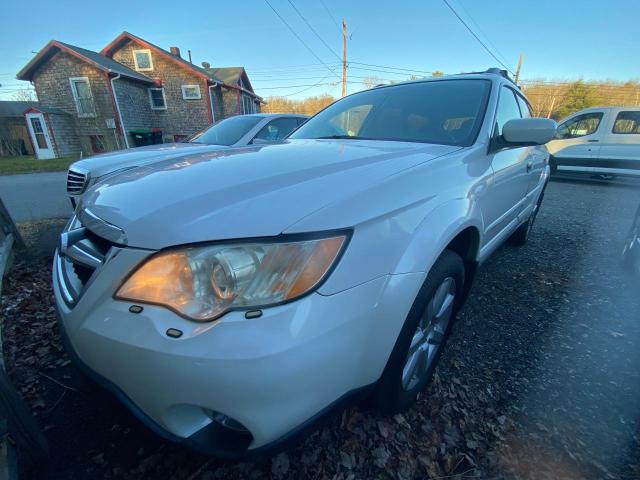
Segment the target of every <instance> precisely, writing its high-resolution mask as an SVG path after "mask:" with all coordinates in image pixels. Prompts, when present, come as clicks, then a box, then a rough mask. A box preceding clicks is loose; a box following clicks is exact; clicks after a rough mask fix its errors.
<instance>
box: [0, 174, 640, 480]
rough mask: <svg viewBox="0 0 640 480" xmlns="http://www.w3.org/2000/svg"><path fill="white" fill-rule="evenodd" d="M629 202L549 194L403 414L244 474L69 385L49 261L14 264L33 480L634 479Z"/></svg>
mask: <svg viewBox="0 0 640 480" xmlns="http://www.w3.org/2000/svg"><path fill="white" fill-rule="evenodd" d="M639 202H640V190H639V189H638V188H630V187H628V186H626V187H625V186H615V185H607V184H602V183H600V184H593V183H584V182H574V181H570V182H566V181H562V182H561V181H555V182H552V183H551V184H550V186H549V188H548V193H547V196H546V198H545V203H544V205H543V208H542V211H541V214H540V216H539V219H538V223H537V225H536V228H535V229H534V232H533V234H532V238H531V240H530V243H529V244H528V245H527V246H525V247H523V248H513V247H503V248H501V249H500V250H499V251H498V252H497V253H496V254H495V255H494V257H493V258H492V259H491V260H490V261H489V262H487V264H486V265H485V266H484V267H483V268H482V269H481V271H480V273H479V276H478V278H477V283H476V285H475V287H474V289H473V294H472V296H471V298H470V299H469V301H468V302H467V304H466V306H465V307H464V309H463V310H462V311H461V312H460V314H459V316H458V322H457V323H456V324H455V326H454V329H453V332H452V336H451V338H450V340H449V344H448V346H447V349H446V351H445V353H444V355H443V357H442V360H441V363H440V365H439V367H438V369H437V373H436V375H435V377H434V380H433V382H432V383H431V384H430V385H429V387H428V388H427V389H426V391H425V392H424V394H423V395H422V396H421V398H420V399H419V402H418V404H417V406H416V407H414V408H412V409H411V410H410V411H408V412H407V413H405V414H403V415H396V416H395V417H383V416H380V415H378V414H376V413H375V412H371V411H369V410H367V409H366V408H363V407H362V408H353V409H349V410H346V411H344V412H340V413H338V414H337V415H336V416H335V417H334V418H332V419H331V420H330V422H329V423H328V424H327V425H326V426H325V427H323V428H322V429H321V430H319V431H318V432H316V433H315V434H313V435H312V436H310V437H309V438H308V439H306V440H305V441H304V442H303V443H301V444H300V445H298V446H296V447H294V448H293V449H291V450H289V451H288V452H286V453H283V454H280V455H278V456H276V457H273V458H261V459H257V460H254V461H251V462H239V463H230V462H224V461H220V460H216V459H210V458H207V457H205V456H202V455H198V454H195V453H192V452H189V451H186V450H184V449H183V448H181V447H179V446H177V445H173V444H169V443H166V442H164V441H162V440H160V439H158V438H156V437H155V436H154V435H153V434H151V433H150V432H149V431H147V430H146V429H145V427H143V426H142V425H141V424H139V423H138V422H137V421H136V420H135V419H134V418H133V417H132V416H131V415H130V414H129V413H128V412H127V411H126V410H125V409H124V408H123V407H122V406H120V405H119V404H118V403H117V402H116V401H115V400H113V399H112V398H111V396H110V395H108V394H106V393H104V392H102V391H101V390H99V389H98V388H97V387H94V386H92V385H91V384H89V383H88V382H86V381H84V380H83V379H82V377H80V376H79V374H78V373H77V372H76V370H75V369H74V367H73V366H72V365H71V364H70V362H69V360H68V359H67V357H66V355H65V354H64V352H63V350H62V347H61V344H60V340H59V338H58V333H57V328H56V325H55V312H54V309H53V306H52V298H51V292H50V281H49V275H50V259H49V258H45V259H36V258H34V257H33V256H31V257H29V258H26V259H23V260H19V261H18V263H17V265H16V266H15V267H14V269H13V270H12V271H11V272H10V273H9V276H8V279H7V283H6V287H5V289H4V293H3V295H4V296H3V299H2V304H1V307H0V312H1V315H2V321H3V332H4V349H5V356H6V361H7V365H8V370H9V374H10V376H11V377H12V379H13V380H14V382H15V384H16V385H17V387H18V389H19V390H20V391H21V393H22V394H23V396H24V397H25V398H26V400H27V402H28V404H29V406H30V407H31V409H32V410H33V412H34V413H35V414H36V415H37V417H38V419H39V421H40V423H41V424H42V425H43V426H44V428H45V433H46V435H47V437H48V439H49V441H50V444H51V449H52V456H53V458H52V461H51V464H50V465H49V466H48V468H46V469H45V470H43V471H42V472H41V473H40V474H38V475H35V476H34V478H48V479H72V478H124V479H134V478H136V479H138V478H143V479H151V478H153V479H164V478H172V479H190V480H196V479H198V480H210V479H216V478H224V479H227V478H270V477H271V478H276V479H283V478H302V477H304V478H306V477H311V478H314V479H315V478H317V479H345V480H346V479H359V478H380V479H383V478H392V479H410V478H434V479H435V478H458V479H462V478H495V479H499V478H506V479H512V478H531V479H533V478H535V479H545V478H549V479H551V478H566V479H583V478H611V479H613V478H621V479H631V478H635V479H637V478H640V401H639V400H638V399H640V368H639V367H640V348H639V346H640V294H639V293H640V280H639V279H638V278H632V277H629V276H626V275H625V274H623V273H622V271H621V269H620V265H619V255H620V252H621V247H622V241H623V239H624V236H625V234H626V232H627V230H628V228H629V227H630V224H631V220H632V216H633V214H634V212H635V209H636V208H637V206H638V203H639ZM48 226H49V230H51V229H54V230H55V229H59V228H60V227H61V223H59V222H58V223H51V224H48ZM26 236H27V241H31V242H36V243H37V242H40V248H43V247H42V242H43V241H44V242H45V244H46V242H47V239H48V238H49V237H51V236H50V235H49V236H47V235H42V234H41V233H39V231H38V228H33V227H32V228H31V229H30V232H27V235H26ZM51 238H53V237H51ZM42 239H44V240H42Z"/></svg>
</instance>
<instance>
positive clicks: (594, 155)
mask: <svg viewBox="0 0 640 480" xmlns="http://www.w3.org/2000/svg"><path fill="white" fill-rule="evenodd" d="M547 148H548V149H549V153H550V154H551V160H550V164H551V173H555V172H562V171H566V172H581V173H589V174H598V175H605V176H610V175H640V107H594V108H587V109H585V110H580V111H579V112H576V113H574V114H573V115H571V116H570V117H568V118H566V119H564V120H563V121H562V122H560V124H559V125H558V132H557V133H556V137H555V138H554V139H553V140H552V141H550V142H549V143H548V144H547Z"/></svg>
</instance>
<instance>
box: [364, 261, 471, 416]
mask: <svg viewBox="0 0 640 480" xmlns="http://www.w3.org/2000/svg"><path fill="white" fill-rule="evenodd" d="M450 281H452V282H453V290H451V288H450V287H451V285H450ZM464 281H465V268H464V263H463V261H462V259H461V258H460V256H459V255H458V254H456V253H454V252H452V251H450V250H445V251H444V252H443V253H442V254H441V255H440V257H438V259H437V260H436V262H435V263H434V265H433V267H431V270H430V271H429V273H428V275H427V279H426V280H425V282H424V284H423V285H422V287H421V288H420V291H419V292H418V295H417V297H416V299H415V301H414V302H413V305H412V306H411V310H410V311H409V315H408V316H407V318H406V320H405V322H404V325H403V327H402V330H401V331H400V335H399V336H398V339H397V340H396V344H395V346H394V348H393V351H392V352H391V356H390V357H389V360H388V361H387V365H386V367H385V369H384V372H383V373H382V376H381V377H380V380H379V381H378V385H377V388H376V390H375V392H374V394H373V398H372V400H373V403H374V406H375V407H376V408H377V409H378V410H380V411H381V412H383V413H387V414H393V413H398V412H402V411H404V410H406V409H408V408H409V407H411V406H412V405H413V404H414V403H415V401H416V399H417V397H418V393H420V392H421V391H422V390H423V389H424V387H425V386H426V385H427V383H428V382H429V380H430V378H431V376H432V375H433V371H434V370H435V367H436V365H437V363H438V360H439V358H440V354H441V353H442V350H443V349H444V346H445V344H446V341H447V338H448V336H449V331H450V328H451V325H452V323H453V320H454V318H455V314H456V312H457V310H458V309H459V308H460V305H461V304H462V300H463V289H464ZM445 285H447V286H445ZM445 291H446V296H445V297H443V303H442V306H443V307H444V305H445V304H447V303H449V304H450V307H449V309H450V310H449V313H448V315H449V318H448V320H447V322H446V324H443V325H440V328H439V329H438V328H437V326H438V325H439V322H440V320H438V318H439V317H438V315H431V314H430V312H432V311H433V310H435V309H434V308H433V305H435V303H436V302H437V303H440V301H439V300H440V298H441V297H442V292H445ZM451 292H453V293H451ZM451 294H453V298H449V295H451ZM436 295H438V298H436ZM432 302H433V303H432ZM434 313H435V312H434ZM441 318H442V319H444V316H442V317H441ZM434 322H435V323H434ZM425 323H428V324H429V325H434V330H433V332H432V335H431V336H430V337H429V338H430V339H431V340H429V341H426V343H424V344H423V345H422V347H420V348H418V349H417V350H416V349H415V339H416V338H418V337H419V332H418V329H419V328H420V330H421V331H422V334H423V335H426V336H428V334H426V332H427V329H426V328H425V329H423V328H422V326H423V325H424V324H425ZM423 338H424V337H423ZM432 342H433V343H432ZM435 342H437V343H435ZM412 344H414V345H412ZM410 348H411V349H412V350H415V353H414V354H413V355H409V354H410ZM425 348H426V349H427V350H425ZM421 349H422V354H420V350H421ZM431 349H434V350H433V351H432V350H431ZM416 354H417V355H418V356H417V357H416V356H415V355H416ZM413 360H415V361H413ZM412 361H413V363H412ZM416 362H418V363H416ZM411 365H419V367H416V369H415V375H409V374H408V373H409V372H410V370H411V369H410V366H411Z"/></svg>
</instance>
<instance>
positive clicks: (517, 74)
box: [513, 54, 524, 85]
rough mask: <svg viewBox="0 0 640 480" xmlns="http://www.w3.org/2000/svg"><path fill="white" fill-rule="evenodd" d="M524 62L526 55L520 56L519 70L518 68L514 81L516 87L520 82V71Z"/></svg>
mask: <svg viewBox="0 0 640 480" xmlns="http://www.w3.org/2000/svg"><path fill="white" fill-rule="evenodd" d="M523 60H524V55H522V54H520V58H519V59H518V68H516V76H515V78H514V79H513V81H514V82H516V85H518V80H519V79H520V69H521V68H522V61H523Z"/></svg>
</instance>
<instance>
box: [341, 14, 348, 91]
mask: <svg viewBox="0 0 640 480" xmlns="http://www.w3.org/2000/svg"><path fill="white" fill-rule="evenodd" d="M346 95H347V22H345V21H344V18H343V19H342V96H343V97H345V96H346Z"/></svg>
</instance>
